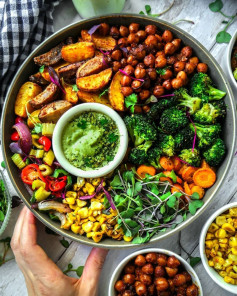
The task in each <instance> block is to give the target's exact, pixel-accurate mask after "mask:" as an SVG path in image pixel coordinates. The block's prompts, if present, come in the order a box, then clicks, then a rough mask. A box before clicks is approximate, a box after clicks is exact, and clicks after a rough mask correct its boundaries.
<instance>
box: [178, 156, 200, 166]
mask: <svg viewBox="0 0 237 296" xmlns="http://www.w3.org/2000/svg"><path fill="white" fill-rule="evenodd" d="M175 158H176V159H178V160H179V161H181V162H182V163H184V164H186V165H188V166H191V167H193V168H195V167H194V166H193V165H191V164H190V163H188V162H187V161H184V160H183V159H181V158H179V157H178V156H175Z"/></svg>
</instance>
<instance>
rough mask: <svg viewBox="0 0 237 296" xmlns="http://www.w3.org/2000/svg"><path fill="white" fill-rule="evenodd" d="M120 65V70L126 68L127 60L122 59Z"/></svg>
mask: <svg viewBox="0 0 237 296" xmlns="http://www.w3.org/2000/svg"><path fill="white" fill-rule="evenodd" d="M120 63H121V66H122V68H124V67H126V66H127V59H125V58H122V59H121V61H120Z"/></svg>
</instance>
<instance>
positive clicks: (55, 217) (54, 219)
mask: <svg viewBox="0 0 237 296" xmlns="http://www.w3.org/2000/svg"><path fill="white" fill-rule="evenodd" d="M49 218H50V219H51V220H53V221H58V220H59V218H58V216H55V215H54V214H51V213H49Z"/></svg>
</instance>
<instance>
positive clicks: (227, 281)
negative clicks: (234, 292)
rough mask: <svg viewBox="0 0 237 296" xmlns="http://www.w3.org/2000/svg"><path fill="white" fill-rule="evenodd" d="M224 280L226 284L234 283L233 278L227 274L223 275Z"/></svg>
mask: <svg viewBox="0 0 237 296" xmlns="http://www.w3.org/2000/svg"><path fill="white" fill-rule="evenodd" d="M224 281H225V282H226V283H228V284H233V285H234V283H235V281H234V279H232V278H231V277H229V276H225V277H224Z"/></svg>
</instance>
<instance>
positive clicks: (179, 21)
mask: <svg viewBox="0 0 237 296" xmlns="http://www.w3.org/2000/svg"><path fill="white" fill-rule="evenodd" d="M181 22H187V23H191V24H193V25H194V24H195V23H194V22H193V21H191V20H185V19H181V20H177V21H175V22H173V23H172V24H173V25H177V24H178V23H181Z"/></svg>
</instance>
